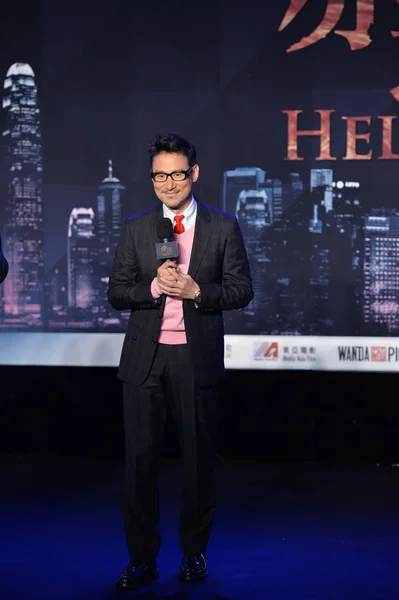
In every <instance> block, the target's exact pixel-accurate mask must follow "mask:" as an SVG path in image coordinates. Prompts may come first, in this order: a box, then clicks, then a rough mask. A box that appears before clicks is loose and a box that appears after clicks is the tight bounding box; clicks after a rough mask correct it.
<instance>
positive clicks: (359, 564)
mask: <svg viewBox="0 0 399 600" xmlns="http://www.w3.org/2000/svg"><path fill="white" fill-rule="evenodd" d="M0 469H1V472H0V477H1V479H0V482H1V483H0V491H1V494H0V598H1V600H47V599H48V600H50V599H51V600H58V599H60V600H61V599H65V600H70V599H76V600H111V599H119V598H122V597H125V598H126V597H135V598H145V599H146V600H150V599H153V598H164V599H174V600H185V599H190V598H192V599H193V600H194V599H198V600H200V599H209V600H236V599H237V600H238V599H240V600H258V599H259V600H398V599H399V469H397V468H393V467H378V466H344V467H342V466H328V465H310V464H309V465H303V464H298V465H295V464H282V465H281V464H280V465H273V464H265V463H260V462H255V461H248V462H240V461H231V462H226V461H225V462H221V463H220V464H219V511H218V515H217V519H216V522H215V527H214V530H213V535H212V538H211V543H210V546H209V549H208V552H207V559H208V565H209V578H208V580H207V581H206V582H205V583H202V584H182V583H180V582H179V581H178V579H177V573H178V569H179V564H180V550H179V542H178V519H179V506H180V494H181V481H180V465H179V462H178V461H175V460H170V459H166V460H164V462H163V474H162V481H161V499H162V523H163V533H164V542H163V545H162V548H161V552H160V556H159V567H160V570H161V574H160V579H159V581H158V582H156V583H155V584H153V585H152V586H150V587H146V588H142V589H141V590H139V591H134V592H130V591H124V590H120V591H119V590H116V589H115V588H114V582H115V580H116V578H117V576H118V574H119V572H120V571H121V570H122V569H123V568H124V567H125V565H126V564H127V562H128V557H127V554H126V550H125V545H124V537H123V527H122V520H121V503H122V488H123V466H122V464H121V462H120V461H118V460H107V459H103V460H101V459H89V458H85V457H82V458H78V457H77V458H48V457H38V456H35V457H31V456H23V457H15V456H0Z"/></svg>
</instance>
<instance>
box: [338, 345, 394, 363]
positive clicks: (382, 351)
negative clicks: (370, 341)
mask: <svg viewBox="0 0 399 600" xmlns="http://www.w3.org/2000/svg"><path fill="white" fill-rule="evenodd" d="M338 358H339V360H340V361H345V362H399V348H397V347H395V346H370V347H369V346H338Z"/></svg>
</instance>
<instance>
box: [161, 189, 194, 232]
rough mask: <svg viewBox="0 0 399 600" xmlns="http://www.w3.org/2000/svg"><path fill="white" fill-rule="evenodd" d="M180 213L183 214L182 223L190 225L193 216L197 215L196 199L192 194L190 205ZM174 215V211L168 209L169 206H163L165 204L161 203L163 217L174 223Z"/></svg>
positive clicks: (192, 221)
mask: <svg viewBox="0 0 399 600" xmlns="http://www.w3.org/2000/svg"><path fill="white" fill-rule="evenodd" d="M181 214H182V215H184V219H183V221H182V223H183V225H184V224H187V225H189V226H190V227H191V225H193V223H194V221H195V218H196V216H197V201H196V199H195V198H194V196H191V203H190V205H189V206H188V207H187V208H186V210H185V211H183V212H182V213H181ZM175 215H176V213H174V212H172V211H171V210H169V208H168V207H167V206H165V204H164V205H163V216H164V217H167V218H169V219H170V220H171V221H172V223H174V218H175Z"/></svg>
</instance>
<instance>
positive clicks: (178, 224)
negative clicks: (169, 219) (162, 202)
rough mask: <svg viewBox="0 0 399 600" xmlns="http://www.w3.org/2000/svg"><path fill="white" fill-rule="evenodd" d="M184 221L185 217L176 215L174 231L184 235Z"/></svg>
mask: <svg viewBox="0 0 399 600" xmlns="http://www.w3.org/2000/svg"><path fill="white" fill-rule="evenodd" d="M183 219H184V215H176V216H175V221H176V225H175V228H174V230H173V231H174V232H175V233H184V231H186V230H185V229H184V225H183V223H182V221H183Z"/></svg>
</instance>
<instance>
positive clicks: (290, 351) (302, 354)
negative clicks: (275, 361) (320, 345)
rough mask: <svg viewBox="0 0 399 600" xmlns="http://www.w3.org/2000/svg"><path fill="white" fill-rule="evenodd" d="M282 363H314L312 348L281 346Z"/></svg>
mask: <svg viewBox="0 0 399 600" xmlns="http://www.w3.org/2000/svg"><path fill="white" fill-rule="evenodd" d="M282 358H283V361H286V362H302V363H305V362H316V348H315V347H314V346H302V345H301V346H283V356H282Z"/></svg>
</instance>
